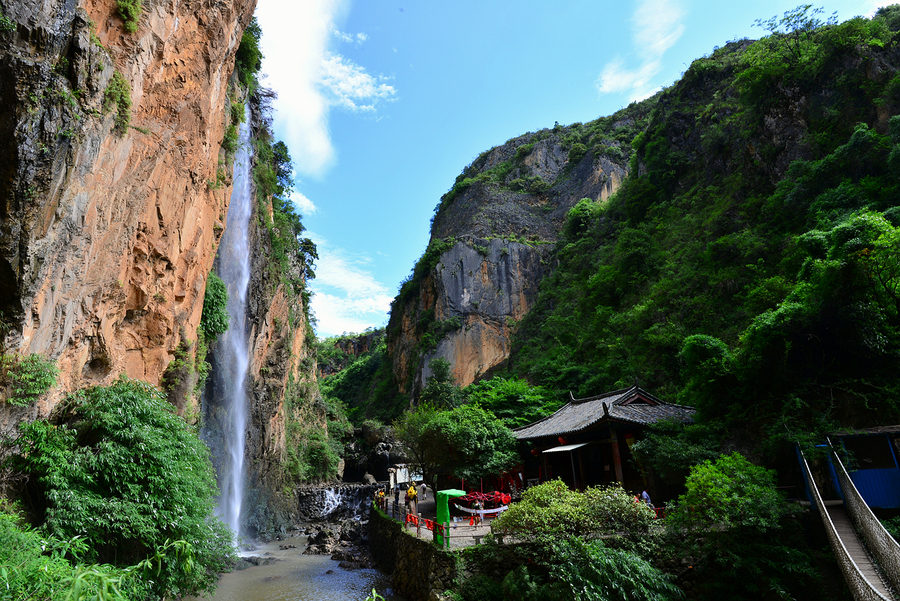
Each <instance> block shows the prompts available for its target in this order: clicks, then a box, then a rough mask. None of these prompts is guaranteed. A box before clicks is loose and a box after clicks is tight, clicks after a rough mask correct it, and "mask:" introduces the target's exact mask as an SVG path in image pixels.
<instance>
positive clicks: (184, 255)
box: [0, 0, 255, 414]
mask: <svg viewBox="0 0 900 601" xmlns="http://www.w3.org/2000/svg"><path fill="white" fill-rule="evenodd" d="M254 8H255V0H234V1H232V2H220V1H218V0H186V1H185V0H150V1H147V0H145V1H144V12H143V14H142V16H141V18H140V22H139V27H138V30H137V32H135V33H131V34H129V33H126V32H125V30H124V27H123V22H122V20H121V18H120V17H119V16H118V14H117V12H116V8H115V2H114V1H113V0H83V1H82V2H81V3H76V2H74V1H72V0H42V1H41V2H37V1H36V0H19V1H16V2H12V1H10V0H4V1H3V2H0V10H2V13H3V14H4V15H5V16H7V17H8V18H10V19H12V20H14V21H15V22H16V23H17V29H16V31H14V32H11V33H3V34H0V310H2V311H3V320H4V321H5V322H6V323H7V324H8V325H9V326H10V328H9V331H8V333H7V335H6V337H5V340H4V345H5V348H6V349H7V350H10V351H16V352H20V353H42V354H45V355H47V356H50V357H51V358H54V359H56V360H57V362H58V365H59V367H60V369H61V377H60V382H59V384H60V386H59V390H58V391H57V393H56V395H51V396H50V398H48V399H45V401H44V402H43V403H42V404H41V405H39V406H38V407H36V411H35V413H36V414H47V413H48V412H49V411H50V409H51V408H52V405H53V403H54V402H55V400H57V399H58V398H59V397H60V396H61V394H62V392H64V391H66V390H72V389H76V388H79V387H82V386H86V385H91V384H99V383H108V382H109V381H111V380H112V379H114V378H115V377H117V376H118V374H120V373H125V374H127V375H128V376H130V377H133V378H140V379H143V380H146V381H148V382H151V383H153V384H158V383H159V381H160V377H161V375H162V373H163V371H164V370H165V368H166V366H167V364H168V363H169V361H170V360H171V359H172V358H173V356H174V351H175V349H176V348H177V346H178V344H179V342H180V340H181V336H182V332H183V333H184V336H186V337H188V338H191V339H195V333H196V329H197V326H198V324H199V320H200V314H201V310H202V305H203V294H204V289H205V277H206V274H207V273H208V272H209V270H210V268H211V266H212V262H213V258H214V255H215V251H216V248H217V244H218V240H219V236H220V234H221V232H222V230H223V227H224V223H225V214H226V211H227V208H228V199H229V197H230V188H229V186H228V185H227V181H226V182H224V183H225V184H226V185H217V184H216V183H215V182H217V179H218V182H219V184H221V183H223V182H222V178H221V177H218V178H217V171H218V170H220V169H221V168H224V167H225V164H224V156H223V154H222V153H221V152H220V143H221V140H222V137H223V132H224V128H225V125H226V123H227V118H228V117H227V112H226V111H225V110H224V109H225V106H226V102H227V101H228V98H227V86H228V79H229V76H230V74H231V72H232V68H233V62H234V54H235V51H236V49H237V46H238V43H239V42H240V38H241V34H242V32H243V29H244V27H245V26H246V24H247V23H248V22H249V19H250V17H251V15H252V12H253V9H254ZM115 71H118V72H119V73H121V74H122V75H124V78H125V80H126V81H127V82H128V83H129V84H130V87H131V94H130V98H131V102H132V107H131V111H130V112H131V124H132V126H133V127H131V128H128V129H126V130H124V131H116V129H115V120H116V107H114V106H109V103H108V102H107V103H105V102H104V100H105V93H106V90H107V87H108V85H109V82H110V81H111V79H112V78H113V74H114V73H115ZM226 179H227V178H226Z"/></svg>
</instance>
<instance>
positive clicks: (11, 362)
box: [0, 353, 59, 407]
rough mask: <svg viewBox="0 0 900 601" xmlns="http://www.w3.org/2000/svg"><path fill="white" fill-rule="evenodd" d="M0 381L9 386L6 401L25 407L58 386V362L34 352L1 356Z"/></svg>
mask: <svg viewBox="0 0 900 601" xmlns="http://www.w3.org/2000/svg"><path fill="white" fill-rule="evenodd" d="M0 373H2V377H0V383H3V384H5V385H6V387H7V392H6V402H7V403H9V404H11V405H18V406H20V407H24V406H25V405H30V404H31V403H33V402H34V401H36V400H37V399H38V397H40V396H41V395H42V394H44V393H45V392H47V391H48V390H50V389H51V388H53V387H54V386H56V378H57V377H58V376H59V368H57V367H56V362H55V361H52V360H50V359H47V358H45V357H44V356H43V355H39V354H37V353H32V354H31V355H26V356H25V357H19V356H17V355H3V356H0Z"/></svg>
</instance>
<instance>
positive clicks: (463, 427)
mask: <svg viewBox="0 0 900 601" xmlns="http://www.w3.org/2000/svg"><path fill="white" fill-rule="evenodd" d="M394 434H395V436H396V437H397V440H399V441H400V442H401V444H403V446H404V447H405V449H406V450H407V456H408V458H409V461H410V463H412V464H413V465H415V466H417V467H419V468H420V469H421V472H422V476H423V478H424V479H425V481H427V482H428V483H429V485H430V486H431V487H432V490H437V477H438V475H439V474H440V473H447V474H449V475H450V476H452V477H453V478H457V479H462V480H470V481H472V480H478V479H479V478H486V477H489V476H496V475H499V474H502V473H503V472H505V471H507V470H508V469H510V468H511V467H512V466H514V465H515V464H517V463H518V462H519V457H518V454H517V452H516V439H515V436H514V435H513V433H512V431H511V430H510V429H509V428H507V427H506V426H505V425H504V424H503V422H502V421H500V420H498V419H497V418H496V417H494V415H493V414H491V413H490V412H488V411H485V410H484V409H480V408H479V407H476V406H474V405H462V406H459V407H455V408H453V409H439V408H436V407H433V406H431V405H419V406H418V407H417V408H416V409H415V410H414V411H407V412H406V413H404V414H402V415H401V416H400V417H399V418H397V420H396V421H395V422H394Z"/></svg>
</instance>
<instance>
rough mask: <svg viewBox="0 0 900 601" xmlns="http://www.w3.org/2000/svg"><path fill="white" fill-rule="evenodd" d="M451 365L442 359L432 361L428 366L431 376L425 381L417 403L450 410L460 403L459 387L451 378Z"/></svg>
mask: <svg viewBox="0 0 900 601" xmlns="http://www.w3.org/2000/svg"><path fill="white" fill-rule="evenodd" d="M452 367H453V366H452V365H451V364H450V362H449V361H447V360H446V359H444V358H443V357H438V358H437V359H432V360H431V362H430V363H429V364H428V368H429V369H430V370H431V375H430V376H428V379H427V380H426V381H425V388H424V389H422V393H421V394H420V395H419V403H420V404H424V405H431V406H433V407H438V408H441V409H451V408H453V407H456V406H457V405H459V404H460V402H462V395H461V394H460V391H459V386H457V385H456V381H455V379H454V378H453V372H452Z"/></svg>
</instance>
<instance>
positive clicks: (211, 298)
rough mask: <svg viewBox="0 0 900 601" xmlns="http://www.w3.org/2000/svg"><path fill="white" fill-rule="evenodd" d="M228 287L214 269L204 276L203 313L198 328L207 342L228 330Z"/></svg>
mask: <svg viewBox="0 0 900 601" xmlns="http://www.w3.org/2000/svg"><path fill="white" fill-rule="evenodd" d="M229 321H230V320H229V317H228V288H227V287H226V286H225V282H223V281H222V278H220V277H219V276H218V275H216V273H215V272H214V271H211V272H210V273H209V277H208V278H206V294H205V295H204V297H203V314H202V315H201V316H200V328H202V330H203V334H204V337H205V338H206V341H207V342H208V343H209V344H212V341H213V340H215V339H216V337H218V335H219V334H224V333H225V332H227V331H228V324H229Z"/></svg>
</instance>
